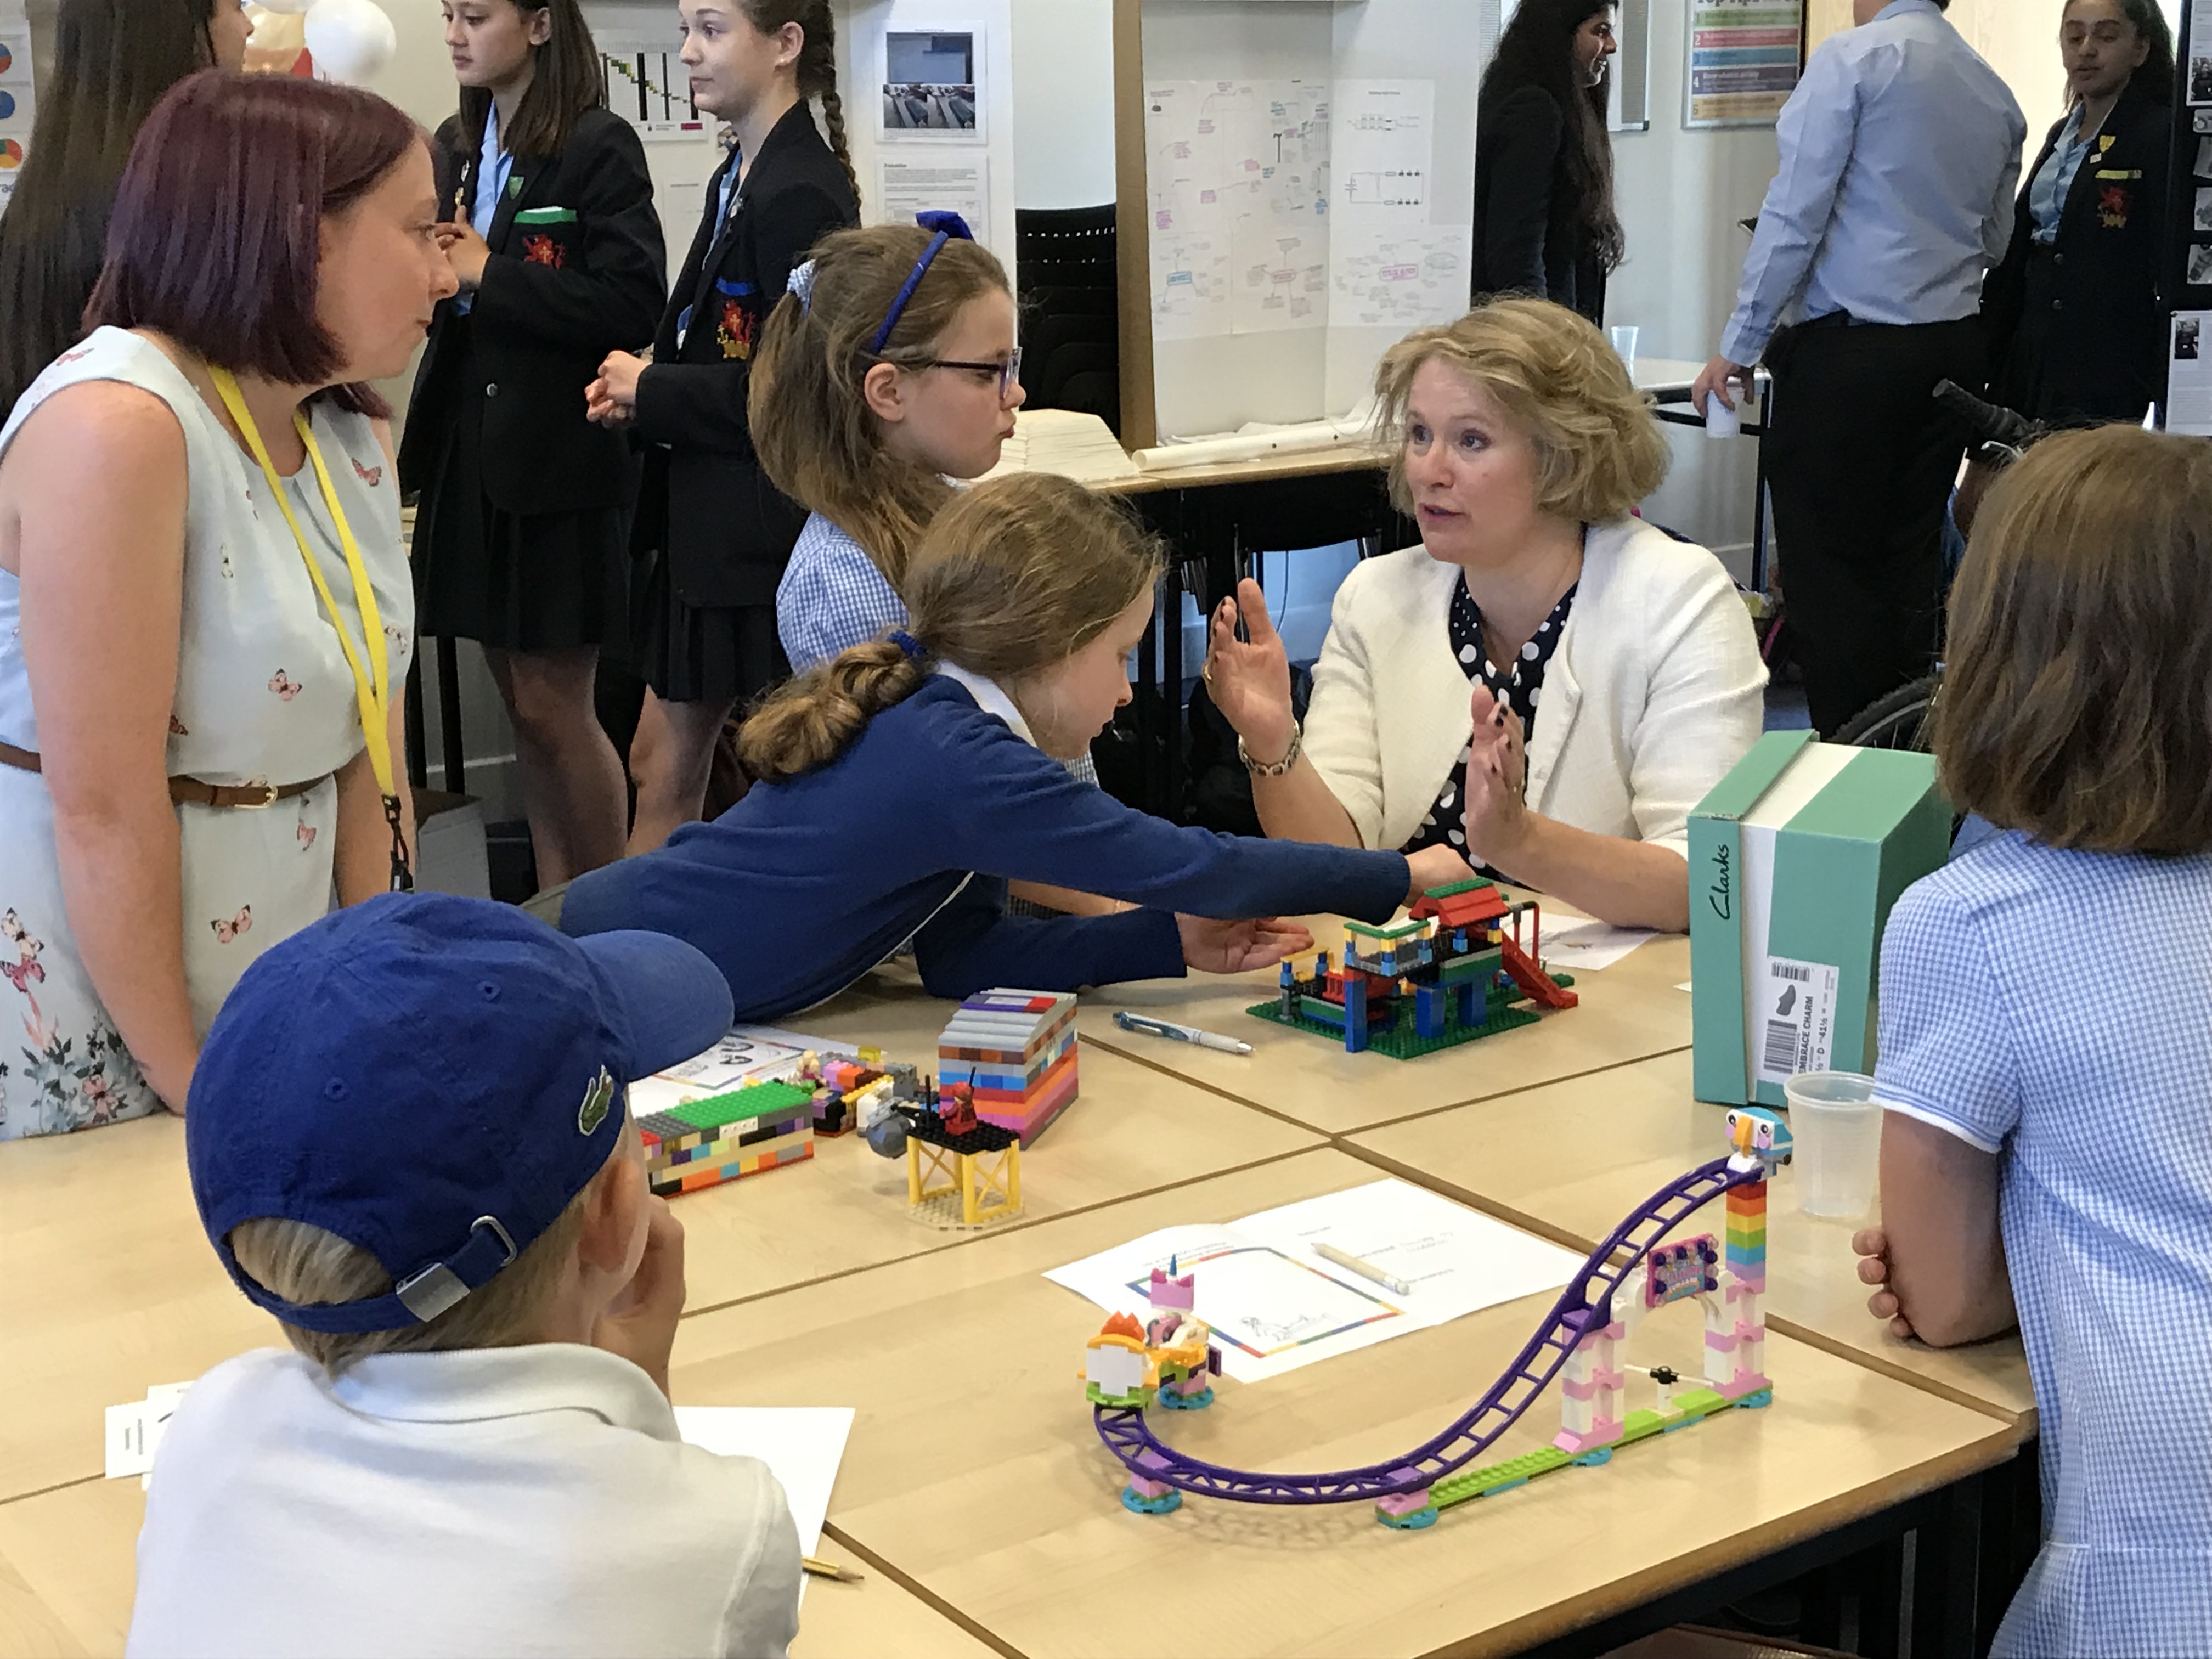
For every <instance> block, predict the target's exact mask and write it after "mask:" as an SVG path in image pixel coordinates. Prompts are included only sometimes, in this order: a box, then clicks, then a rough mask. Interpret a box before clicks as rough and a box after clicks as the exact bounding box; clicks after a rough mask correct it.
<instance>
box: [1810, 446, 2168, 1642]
mask: <svg viewBox="0 0 2212 1659" xmlns="http://www.w3.org/2000/svg"><path fill="white" fill-rule="evenodd" d="M2208 561H2212V446H2207V445H2206V444H2205V443H2204V442H2203V440H2202V439H2197V438H2182V437H2169V436H2166V435H2163V434H2159V433H2151V432H2145V431H2143V430H2142V428H2139V427H2133V426H2128V425H2125V424H2115V425H2110V426H2104V427H2100V428H2095V429H2093V430H2091V431H2086V432H2069V433H2063V434H2061V435H2058V436H2057V437H2054V438H2051V439H2049V440H2047V441H2045V442H2043V443H2040V444H2038V445H2037V446H2036V447H2035V448H2033V450H2031V451H2030V452H2029V453H2028V454H2027V459H2024V460H2022V461H2021V462H2020V463H2019V464H2018V465H2015V466H2013V467H2011V468H2008V470H2007V471H2006V472H2005V474H2004V476H2003V477H2002V478H2001V479H2000V480H1999V481H1998V483H1997V484H1996V488H1995V489H1993V490H1992V491H1991V492H1990V498H1989V501H1988V504H1987V505H1986V506H1985V507H1984V508H1983V510H1982V514H1981V520H1980V522H1979V523H1978V524H1977V525H1976V526H1975V528H1974V534H1973V538H1972V541H1971V542H1970V544H1968V546H1967V549H1966V561H1965V562H1964V563H1963V564H1961V565H1960V568H1959V580H1958V583H1957V585H1956V586H1954V588H1953V590H1952V594H1951V607H1950V618H1951V626H1950V638H1949V641H1948V649H1947V653H1946V660H1945V666H1944V673H1943V690H1942V696H1940V697H1939V698H1937V700H1936V708H1935V713H1934V715H1933V726H1932V731H1933V738H1934V746H1935V750H1936V776H1937V779H1938V781H1940V782H1941V783H1942V787H1943V793H1944V794H1945V795H1946V796H1947V797H1948V799H1950V801H1951V803H1952V805H1954V806H1955V807H1957V808H1958V809H1959V810H1960V811H1966V812H1972V813H1975V814H1977V815H1978V816H1979V817H1982V818H1983V819H1984V820H1985V821H1986V822H1987V823H1989V824H1990V825H1991V826H1992V827H1993V828H1994V829H1995V830H1996V834H1994V835H1992V836H1989V837H1988V838H1986V839H1984V840H1983V841H1981V842H1978V843H1977V844H1976V845H1975V846H1974V847H1973V848H1972V849H1971V850H1968V851H1965V852H1962V853H1960V854H1957V855H1956V856H1955V857H1954V858H1953V859H1952V860H1951V862H1950V863H1949V864H1948V865H1946V866H1944V867H1943V868H1942V869H1941V870H1939V871H1937V872H1935V873H1934V874H1933V875H1930V876H1929V877H1927V878H1924V879H1923V880H1921V881H1918V882H1916V883H1915V884H1913V885H1912V886H1911V887H1910V888H1908V889H1906V890H1905V893H1904V894H1903V895H1902V896H1900V897H1899V899H1898V901H1897V903H1896V905H1895V907H1894V908H1893V909H1892V910H1891V911H1890V913H1889V921H1888V922H1887V926H1886V927H1885V928H1884V931H1883V933H1882V940H1881V1044H1880V1048H1881V1055H1880V1058H1879V1059H1878V1060H1876V1062H1875V1099H1877V1100H1879V1101H1880V1102H1881V1104H1882V1106H1883V1108H1884V1112H1883V1117H1882V1132H1881V1199H1882V1203H1881V1213H1882V1219H1881V1225H1878V1226H1875V1227H1872V1228H1869V1229H1868V1230H1866V1231H1863V1232H1861V1233H1859V1234H1858V1235H1857V1237H1855V1238H1854V1239H1853V1240H1852V1247H1853V1249H1855V1250H1856V1251H1857V1253H1858V1255H1860V1256H1861V1257H1862V1260H1861V1261H1860V1262H1859V1277H1860V1279H1862V1280H1863V1282H1865V1283H1866V1284H1868V1285H1874V1286H1875V1287H1876V1288H1875V1291H1874V1294H1873V1296H1872V1297H1871V1298H1870V1299H1869V1311H1870V1312H1872V1313H1873V1314H1874V1315H1875V1316H1876V1317H1877V1318H1879V1319H1881V1320H1882V1321H1884V1322H1887V1324H1888V1326H1889V1328H1890V1330H1891V1333H1892V1334H1894V1335H1896V1336H1898V1337H1911V1336H1917V1337H1919V1338H1920V1339H1921V1340H1923V1341H1924V1342H1927V1343H1929V1345H1931V1346H1936V1347H1947V1346H1953V1345H1954V1344H1958V1343H1964V1342H1973V1341H1978V1340H1981V1339H1983V1338H1984V1337H1990V1336H1995V1335H1996V1334H1998V1333H2000V1332H2002V1331H2006V1330H2009V1329H2010V1328H2012V1327H2013V1325H2014V1323H2015V1321H2016V1322H2018V1324H2019V1326H2020V1334H2021V1340H2023V1341H2024V1342H2025V1343H2026V1345H2027V1370H2028V1376H2029V1379H2030V1380H2031V1381H2032V1382H2033V1383H2034V1385H2035V1403H2036V1407H2037V1409H2038V1411H2039V1413H2040V1415H2041V1418H2042V1423H2043V1434H2042V1444H2041V1458H2042V1474H2043V1521H2044V1525H2043V1547H2042V1549H2041V1551H2040V1553H2039V1554H2038V1555H2037V1556H2036V1559H2035V1565H2033V1567H2031V1568H2030V1569H2029V1570H2028V1574H2027V1581H2026V1582H2025V1583H2022V1584H2021V1588H2020V1590H2019V1593H2018V1594H2017V1595H2015V1596H2014V1598H2013V1601H2012V1606H2011V1607H2009V1608H2008V1610H2007V1612H2006V1613H2005V1616H2004V1622H2003V1624H2002V1626H1999V1628H1998V1631H1997V1633H1996V1642H1995V1644H1994V1645H1993V1646H1992V1647H1991V1649H1990V1651H1991V1652H1992V1653H1994V1654H1996V1655H1999V1656H2013V1659H2017V1656H2037V1659H2062V1656H2063V1659H2076V1656H2093V1655H2094V1656H2111V1659H2134V1656H2138V1655H2145V1654H2197V1653H2212V1589H2208V1587H2209V1586H2212V1576H2208V1572H2207V1568H2208V1565H2212V1508H2208V1507H2207V1505H2206V1504H2205V1502H2204V1494H2205V1493H2206V1492H2208V1491H2212V1377H2208V1373H2207V1371H2206V1369H2205V1367H2204V1366H2203V1364H2200V1363H2198V1360H2199V1359H2200V1358H2201V1357H2202V1356H2203V1352H2204V1351H2205V1346H2206V1334H2207V1333H2208V1332H2212V930H2207V928H2206V927H2205V926H2204V918H2205V915H2207V913H2208V912H2212V586H2207V584H2206V582H2205V580H2204V571H2205V568H2206V565H2207V562H2208Z"/></svg>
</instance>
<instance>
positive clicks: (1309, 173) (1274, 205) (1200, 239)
mask: <svg viewBox="0 0 2212 1659" xmlns="http://www.w3.org/2000/svg"><path fill="white" fill-rule="evenodd" d="M1145 136H1146V145H1147V148H1148V149H1149V152H1150V163H1149V167H1148V170H1147V177H1148V179H1149V181H1150V189H1151V198H1152V200H1151V206H1152V337H1153V338H1155V339H1163V340H1188V339H1200V338H1204V337H1208V336H1212V335H1221V334H1258V333H1265V332H1268V331H1273V330H1277V329H1297V328H1321V327H1324V326H1326V325H1327V324H1328V140H1329V131H1328V87H1327V85H1326V83H1322V82H1310V81H1246V82H1233V81H1176V82H1164V83H1161V84H1159V85H1157V86H1154V87H1152V88H1147V90H1146V95H1145Z"/></svg>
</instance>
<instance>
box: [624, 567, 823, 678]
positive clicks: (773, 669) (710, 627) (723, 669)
mask: <svg viewBox="0 0 2212 1659" xmlns="http://www.w3.org/2000/svg"><path fill="white" fill-rule="evenodd" d="M631 636H632V638H633V639H635V641H636V653H637V654H636V658H635V661H636V665H637V671H638V672H639V673H640V674H641V675H642V676H643V677H644V679H645V683H646V684H647V685H649V686H651V687H652V688H653V696H656V697H659V699H660V700H661V701H662V702H733V703H735V704H737V705H738V708H739V709H740V710H742V709H743V708H744V706H745V705H747V704H749V703H750V702H754V701H756V700H757V698H758V697H759V696H761V694H762V693H763V692H764V691H767V690H769V688H770V687H772V686H775V685H776V684H780V683H781V682H782V681H783V680H785V679H787V678H789V676H790V673H791V665H790V663H789V662H788V661H787V659H785V657H784V654H783V644H782V641H781V640H779V639H778V638H777V636H776V631H775V606H774V605H705V606H702V605H686V604H684V599H683V597H682V595H680V594H678V592H676V590H675V585H674V584H673V583H672V582H671V581H670V580H669V577H668V560H667V557H666V556H665V554H660V553H659V552H655V553H654V554H653V555H651V556H649V558H648V560H647V563H646V564H645V566H644V568H643V569H642V570H641V576H640V580H639V582H638V594H637V605H636V610H635V613H634V617H633V620H632V623H631Z"/></svg>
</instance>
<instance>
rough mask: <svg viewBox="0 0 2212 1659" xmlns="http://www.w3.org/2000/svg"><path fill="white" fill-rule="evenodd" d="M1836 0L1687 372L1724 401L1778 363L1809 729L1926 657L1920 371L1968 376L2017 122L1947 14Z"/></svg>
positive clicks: (1927, 580) (1788, 586)
mask: <svg viewBox="0 0 2212 1659" xmlns="http://www.w3.org/2000/svg"><path fill="white" fill-rule="evenodd" d="M1946 5H1948V0H1891V3H1889V4H1887V5H1885V4H1883V3H1881V0H1854V5H1853V17H1854V20H1855V21H1856V23H1857V27H1855V28H1852V29H1850V30H1847V31H1845V32H1844V33H1840V34H1838V35H1836V36H1834V37H1833V38H1832V39H1830V40H1826V41H1824V42H1823V43H1822V44H1821V46H1820V48H1819V49H1818V50H1817V51H1816V52H1814V54H1813V56H1812V59H1811V61H1810V62H1809V63H1808V64H1806V66H1805V75H1804V78H1803V79H1802V81H1801V82H1799V83H1798V87H1797V90H1796V93H1795V94H1793V95H1792V96H1791V98H1790V102H1789V105H1788V106H1787V107H1785V108H1784V111H1783V112H1782V117H1781V120H1780V122H1779V124H1778V137H1779V138H1780V141H1781V146H1782V162H1781V167H1780V169H1779V171H1778V172H1777V173H1776V174H1775V178H1774V182H1773V184H1772V185H1770V186H1769V187H1768V190H1767V193H1766V200H1765V204H1764V205H1763V206H1762V207H1761V208H1760V210H1759V229H1758V232H1757V234H1755V235H1754V236H1753V240H1752V246H1751V253H1750V255H1749V257H1748V258H1747V259H1746V260H1745V262H1744V270H1743V281H1742V284H1741V288H1740V289H1739V290H1738V295H1737V303H1736V308H1735V315H1734V316H1733V317H1731V318H1730V319H1729V325H1728V329H1727V331H1726V332H1725V333H1724V334H1723V337H1722V340H1721V351H1720V355H1719V356H1717V357H1715V358H1714V359H1713V360H1712V362H1711V363H1709V364H1707V365H1706V367H1705V372H1704V373H1703V374H1700V375H1699V378H1698V381H1697V386H1696V391H1695V396H1696V398H1697V402H1698V406H1699V408H1701V409H1702V408H1704V407H1705V403H1706V399H1707V398H1708V396H1709V395H1717V396H1719V397H1720V398H1721V399H1722V401H1723V403H1725V404H1731V405H1732V404H1733V401H1734V399H1733V398H1732V397H1731V396H1730V395H1729V385H1730V383H1731V382H1734V383H1736V384H1737V385H1740V386H1748V385H1749V383H1750V375H1751V368H1750V366H1751V365H1752V364H1753V363H1756V362H1759V361H1760V360H1761V358H1762V357H1763V358H1764V359H1765V362H1766V364H1767V367H1768V368H1769V370H1770V371H1771V373H1772V374H1773V376H1774V420H1773V425H1772V428H1771V433H1770V435H1769V437H1768V439H1767V466H1768V472H1769V476H1770V477H1771V481H1772V485H1773V490H1774V520H1775V531H1776V534H1777V538H1778V541H1779V543H1780V546H1781V558H1782V568H1783V580H1784V587H1785V591H1786V592H1787V595H1788V598H1789V602H1790V634H1791V638H1792V640H1793V642H1794V647H1795V650H1796V655H1797V659H1798V661H1799V664H1800V665H1801V666H1802V668H1803V670H1804V671H1805V682H1806V694H1807V699H1808V703H1809V704H1810V711H1811V714H1812V719H1813V724H1814V726H1816V727H1817V728H1819V729H1820V731H1821V732H1824V733H1832V732H1834V731H1836V730H1837V728H1838V727H1839V726H1843V725H1844V723H1845V722H1846V721H1848V720H1850V717H1851V716H1852V715H1854V714H1857V713H1858V712H1859V711H1860V710H1861V709H1863V708H1865V707H1866V706H1867V705H1868V704H1869V703H1871V702H1875V700H1876V699H1877V698H1879V697H1881V696H1884V695H1885V694H1886V693H1887V692H1889V691H1891V690H1894V689H1895V688H1896V687H1898V686H1899V685H1902V684H1905V683H1906V682H1908V681H1910V680H1912V679H1915V678H1918V677H1919V676H1921V675H1923V674H1925V673H1927V672H1928V671H1929V667H1930V665H1931V664H1932V662H1933V660H1934V658H1935V654H1936V647H1937V641H1938V636H1939V623H1940V617H1941V611H1942V569H1943V565H1942V524H1943V508H1944V504H1945V502H1946V501H1947V500H1948V496H1949V494H1950V489H1951V485H1952V483H1953V482H1954V479H1955V478H1956V477H1957V475H1958V471H1959V464H1960V460H1961V459H1963V458H1964V455H1965V448H1966V434H1965V433H1964V431H1963V430H1961V429H1960V428H1959V427H1958V426H1957V424H1956V422H1954V420H1952V419H1951V418H1949V417H1948V416H1945V415H1943V414H1942V412H1941V411H1940V410H1938V409H1937V408H1936V406H1935V405H1934V404H1933V403H1932V402H1931V401H1930V398H1929V394H1930V392H1932V391H1933V390H1934V388H1935V386H1936V382H1937V381H1939V380H1956V381H1958V382H1959V383H1960V384H1961V385H1963V386H1966V387H1968V388H1969V389H1970V390H1978V389H1979V388H1980V386H1982V385H1983V384H1984V380H1986V377H1987V363H1986V362H1985V353H1984V345H1983V340H1982V334H1981V328H1980V324H1979V322H1978V312H1979V310H1980V307H1981V290H1982V277H1983V275H1984V271H1985V270H1987V269H1988V268H1989V267H1990V266H1992V265H1995V264H1997V263H1998V262H1999V261H2000V260H2001V259H2002V258H2003V257H2004V253H2005V249H2006V246H2007V244H2008V240H2009V239H2010V237H2011V234H2012V221H2013V195H2014V191H2015V187H2016V186H2017V185H2018V183H2019V179H2020V164H2021V147H2022V145H2023V144H2024V143H2026V141H2027V121H2026V120H2025V118H2023V117H2022V116H2021V112H2020V106H2019V104H2018V103H2017V102H2016V101H2015V100H2014V98H2013V95H2012V94H2011V93H2010V92H2009V91H2008V89H2007V88H2006V87H2005V84H2004V82H2003V81H2002V80H2001V79H2000V78H1999V77H1998V76H1997V74H1996V70H1992V69H1991V68H1990V66H1989V65H1988V64H1985V63H1984V62H1983V61H1982V59H1981V58H1979V57H1978V56H1977V55H1976V54H1975V52H1974V51H1973V49H1972V47H1971V46H1967V44H1966V41H1965V40H1963V39H1961V38H1960V34H1959V32H1958V31H1957V30H1956V29H1955V28H1954V27H1952V26H1951V24H1950V22H1949V21H1948V19H1947V18H1945V17H1944V15H1943V10H1944V8H1945V6H1946Z"/></svg>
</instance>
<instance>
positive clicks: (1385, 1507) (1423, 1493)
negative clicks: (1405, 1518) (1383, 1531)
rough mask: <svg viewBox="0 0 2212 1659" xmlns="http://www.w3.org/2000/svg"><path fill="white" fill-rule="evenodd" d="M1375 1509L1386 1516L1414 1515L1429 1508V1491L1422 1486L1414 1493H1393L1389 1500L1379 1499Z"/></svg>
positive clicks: (1376, 1501)
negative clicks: (1417, 1511)
mask: <svg viewBox="0 0 2212 1659" xmlns="http://www.w3.org/2000/svg"><path fill="white" fill-rule="evenodd" d="M1375 1507H1376V1509H1378V1510H1382V1511H1383V1513H1384V1514H1385V1515H1412V1514H1413V1513H1414V1512H1415V1511H1416V1510H1425V1509H1426V1508H1428V1507H1429V1489H1428V1488H1427V1487H1426V1486H1422V1487H1420V1488H1419V1489H1418V1490H1417V1491H1413V1492H1393V1493H1392V1494H1391V1495H1390V1496H1389V1497H1388V1498H1376V1500H1375Z"/></svg>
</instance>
